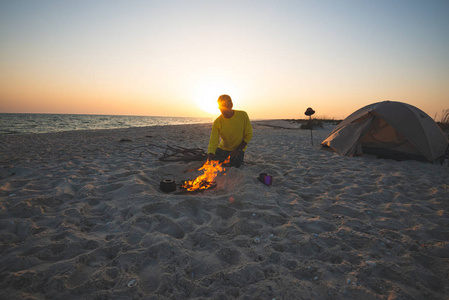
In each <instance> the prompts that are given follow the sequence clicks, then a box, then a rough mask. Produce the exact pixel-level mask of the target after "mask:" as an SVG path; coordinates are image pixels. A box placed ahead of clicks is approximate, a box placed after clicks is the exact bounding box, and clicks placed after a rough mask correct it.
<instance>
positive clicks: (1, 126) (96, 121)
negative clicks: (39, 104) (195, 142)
mask: <svg viewBox="0 0 449 300" xmlns="http://www.w3.org/2000/svg"><path fill="white" fill-rule="evenodd" d="M212 121H213V119H212V118H189V117H148V116H108V115H69V114H5V113H2V114H0V135H6V134H29V133H47V132H59V131H73V130H90V129H113V128H129V127H143V126H157V125H179V124H195V123H209V122H212Z"/></svg>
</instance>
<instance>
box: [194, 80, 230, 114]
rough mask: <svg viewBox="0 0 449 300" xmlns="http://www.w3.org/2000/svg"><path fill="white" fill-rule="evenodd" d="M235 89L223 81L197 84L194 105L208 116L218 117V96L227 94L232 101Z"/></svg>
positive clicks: (208, 81)
mask: <svg viewBox="0 0 449 300" xmlns="http://www.w3.org/2000/svg"><path fill="white" fill-rule="evenodd" d="M235 93H236V89H235V88H234V87H233V86H232V85H231V84H229V83H227V82H225V81H224V80H219V79H215V80H212V79H207V80H202V81H200V82H198V84H197V86H196V89H195V92H194V96H193V99H194V102H195V104H196V105H197V106H198V107H199V108H200V109H201V110H203V111H204V112H206V113H207V114H210V115H219V114H220V110H219V109H218V103H217V99H218V97H219V96H220V95H223V94H228V95H230V96H231V97H232V98H233V99H234V97H233V96H234V95H235Z"/></svg>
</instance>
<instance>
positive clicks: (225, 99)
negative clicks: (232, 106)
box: [217, 95, 232, 102]
mask: <svg viewBox="0 0 449 300" xmlns="http://www.w3.org/2000/svg"><path fill="white" fill-rule="evenodd" d="M217 102H232V99H231V97H230V96H228V95H221V96H220V97H218V100H217Z"/></svg>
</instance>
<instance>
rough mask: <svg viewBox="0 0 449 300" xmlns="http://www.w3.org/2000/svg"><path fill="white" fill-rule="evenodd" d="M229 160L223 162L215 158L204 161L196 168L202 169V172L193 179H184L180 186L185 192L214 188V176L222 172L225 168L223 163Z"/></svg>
mask: <svg viewBox="0 0 449 300" xmlns="http://www.w3.org/2000/svg"><path fill="white" fill-rule="evenodd" d="M228 162H229V159H228V160H227V161H225V162H223V163H220V162H219V161H217V160H210V161H206V162H205V163H204V165H203V166H202V167H201V168H200V169H198V171H203V172H204V173H203V174H202V175H200V176H198V177H197V178H195V179H193V180H187V181H185V182H184V183H183V184H182V186H181V188H183V189H185V191H187V192H193V191H201V190H208V189H211V188H214V187H215V186H216V185H217V184H216V182H215V178H216V177H217V176H218V174H219V173H221V172H223V171H224V170H225V169H224V167H223V164H226V163H228Z"/></svg>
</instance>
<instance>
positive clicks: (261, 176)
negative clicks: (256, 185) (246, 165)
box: [258, 173, 273, 185]
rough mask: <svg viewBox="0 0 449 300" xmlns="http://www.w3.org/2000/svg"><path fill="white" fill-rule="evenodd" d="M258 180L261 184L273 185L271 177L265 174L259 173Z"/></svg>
mask: <svg viewBox="0 0 449 300" xmlns="http://www.w3.org/2000/svg"><path fill="white" fill-rule="evenodd" d="M258 179H259V181H260V182H262V183H263V184H265V185H272V184H273V176H271V175H268V174H267V173H260V174H259V178H258Z"/></svg>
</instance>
